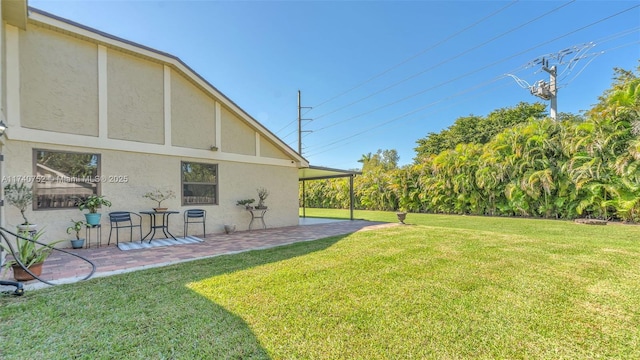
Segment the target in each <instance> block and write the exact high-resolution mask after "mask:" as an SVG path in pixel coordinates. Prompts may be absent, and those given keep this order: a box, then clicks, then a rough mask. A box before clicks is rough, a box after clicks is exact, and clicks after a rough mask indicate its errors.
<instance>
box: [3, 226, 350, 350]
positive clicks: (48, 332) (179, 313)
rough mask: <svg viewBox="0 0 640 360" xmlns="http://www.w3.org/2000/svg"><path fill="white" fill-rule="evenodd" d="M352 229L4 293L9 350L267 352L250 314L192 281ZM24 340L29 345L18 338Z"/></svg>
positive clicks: (286, 255) (279, 257) (320, 243)
mask: <svg viewBox="0 0 640 360" xmlns="http://www.w3.org/2000/svg"><path fill="white" fill-rule="evenodd" d="M347 236H348V235H340V236H334V237H330V238H325V239H320V240H315V241H308V242H300V243H295V244H291V245H285V246H280V247H275V248H270V249H265V250H254V251H248V252H244V253H240V254H235V255H222V256H218V257H214V258H209V259H203V260H197V261H192V262H187V263H182V264H177V265H171V266H167V267H162V268H154V269H149V270H144V271H136V272H132V273H127V274H122V275H117V276H111V277H106V278H97V279H93V280H89V281H87V282H84V283H78V284H72V285H61V286H57V287H53V288H49V289H44V290H41V291H37V292H32V293H29V294H27V295H26V296H24V297H22V298H6V297H3V298H0V304H1V305H2V306H0V328H2V329H3V333H4V334H2V336H1V337H0V342H2V343H3V344H4V345H3V349H2V355H3V356H7V357H8V358H22V357H26V358H29V357H32V356H33V354H36V353H37V354H38V357H41V358H51V359H54V358H59V357H60V354H65V357H67V358H145V359H146V358H216V359H268V358H269V355H268V352H267V351H266V350H265V349H264V348H263V347H262V345H261V344H260V341H259V339H258V338H257V337H256V336H255V334H254V333H253V332H252V329H251V328H250V326H249V324H247V323H246V322H245V320H243V319H242V318H240V317H238V316H237V315H235V314H233V313H231V312H229V311H228V310H226V309H225V308H224V307H222V306H219V305H217V304H216V303H213V302H212V301H210V300H209V299H207V298H205V297H203V296H201V295H200V294H198V293H196V292H194V291H192V290H190V289H188V287H187V286H188V284H191V283H194V282H198V281H201V280H203V279H207V278H211V277H215V276H219V275H223V274H229V273H233V272H237V271H242V270H246V269H250V268H253V267H256V266H261V265H265V264H269V263H275V262H279V261H283V260H287V259H291V258H294V257H298V256H304V255H307V254H310V253H312V252H316V251H322V250H324V249H327V248H328V247H330V246H332V245H334V244H335V243H337V242H338V241H340V240H342V239H344V238H345V237H347ZM237 301H239V302H241V301H245V299H237ZM16 324H20V326H16ZM25 342H26V343H29V344H30V345H29V346H28V347H21V346H19V344H24V343H25Z"/></svg>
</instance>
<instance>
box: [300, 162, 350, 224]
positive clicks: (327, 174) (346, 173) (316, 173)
mask: <svg viewBox="0 0 640 360" xmlns="http://www.w3.org/2000/svg"><path fill="white" fill-rule="evenodd" d="M356 175H362V172H360V171H353V170H340V169H332V168H327V167H321V166H309V167H308V168H303V169H298V181H302V217H306V209H307V207H306V199H305V191H304V190H305V181H310V180H324V179H334V178H341V177H348V178H349V213H350V218H351V220H353V177H354V176H356Z"/></svg>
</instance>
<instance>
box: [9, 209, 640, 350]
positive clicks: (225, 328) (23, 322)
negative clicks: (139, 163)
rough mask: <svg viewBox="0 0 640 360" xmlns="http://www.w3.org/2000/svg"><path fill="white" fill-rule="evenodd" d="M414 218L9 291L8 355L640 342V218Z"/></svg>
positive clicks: (612, 346)
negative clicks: (589, 222) (17, 293)
mask: <svg viewBox="0 0 640 360" xmlns="http://www.w3.org/2000/svg"><path fill="white" fill-rule="evenodd" d="M313 210H314V211H315V209H313ZM307 215H309V209H308V210H307ZM319 216H323V215H319ZM347 216H348V212H347ZM356 217H361V218H368V219H371V220H385V221H394V222H395V221H396V220H395V214H394V213H384V212H356ZM406 222H407V223H409V224H411V225H407V226H397V227H392V228H387V229H383V230H376V231H366V232H360V233H356V234H352V235H349V236H342V237H333V238H328V239H322V240H318V241H313V242H306V243H298V244H293V245H289V246H284V247H279V248H274V249H269V250H262V251H252V252H247V253H243V254H238V255H233V256H222V257H218V258H212V259H206V260H201V261H196V262H191V263H185V264H180V265H176V266H170V267H165V268H159V269H151V270H146V271H140V272H135V273H129V274H124V275H119V276H114V277H109V278H100V279H93V280H90V281H88V282H85V283H79V284H72V285H64V286H58V287H55V288H50V289H45V290H40V291H30V292H27V294H26V295H25V296H24V297H22V298H17V297H9V296H3V297H0V306H1V307H0V344H2V346H1V348H0V358H6V359H14V358H15V359H18V358H49V359H58V358H61V359H62V358H64V359H66V358H80V359H97V358H104V359H111V358H139V359H147V358H154V359H162V358H193V359H201V358H223V359H227V358H228V359H252V358H254V359H267V358H272V359H283V358H286V359H289V358H296V359H381V358H389V359H397V358H438V359H440V358H473V359H477V358H487V359H489V358H491V359H493V358H554V359H562V358H566V359H576V358H640V347H639V346H638V345H640V311H639V310H638V304H639V303H640V286H638V279H640V246H638V240H637V239H639V238H640V237H639V236H640V227H637V226H622V225H608V226H586V225H576V224H573V223H571V222H562V221H546V220H530V219H510V218H483V217H468V216H467V217H463V216H438V215H424V214H409V215H408V217H407V220H406Z"/></svg>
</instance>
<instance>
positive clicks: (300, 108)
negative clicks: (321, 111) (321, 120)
mask: <svg viewBox="0 0 640 360" xmlns="http://www.w3.org/2000/svg"><path fill="white" fill-rule="evenodd" d="M301 104H302V102H301V100H300V90H298V154H299V155H300V156H302V133H303V132H311V130H304V131H303V130H302V121H311V120H312V119H303V118H302V109H311V107H310V106H302V105H301Z"/></svg>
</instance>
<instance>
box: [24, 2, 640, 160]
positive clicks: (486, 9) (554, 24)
mask: <svg viewBox="0 0 640 360" xmlns="http://www.w3.org/2000/svg"><path fill="white" fill-rule="evenodd" d="M29 6H33V7H36V8H38V9H41V10H44V11H47V12H51V13H53V14H55V15H58V16H61V17H63V18H66V19H69V20H72V21H76V22H79V23H81V24H84V25H86V26H89V27H93V28H96V29H98V30H101V31H104V32H107V33H110V34H112V35H115V36H119V37H122V38H125V39H127V40H130V41H133V42H137V43H140V44H143V45H146V46H149V47H152V48H155V49H157V50H160V51H164V52H168V53H171V54H173V55H175V56H177V57H179V58H180V59H182V61H184V62H185V63H186V64H188V65H189V66H190V67H191V68H192V69H194V70H195V71H196V72H198V73H199V74H200V75H201V76H203V77H204V78H205V79H207V80H208V81H209V82H210V83H211V84H213V85H214V86H215V87H216V88H218V90H220V91H221V92H223V93H224V94H225V95H227V96H228V97H229V98H231V99H232V100H233V101H234V102H235V103H236V104H238V105H239V106H240V107H242V108H243V109H244V110H245V111H247V112H248V113H249V114H251V115H252V116H253V117H254V118H256V119H257V120H258V121H259V122H260V123H262V124H263V125H265V126H266V127H267V128H268V129H270V130H271V131H272V132H274V133H275V134H276V135H278V136H279V137H280V138H281V139H283V140H284V141H285V142H286V143H288V144H289V145H290V146H291V147H292V148H293V149H297V148H298V144H297V121H296V118H297V91H298V90H300V91H301V92H302V105H303V106H305V107H312V109H304V110H303V114H304V115H303V117H304V118H308V119H313V120H312V121H305V122H304V130H311V131H312V132H305V133H304V137H303V144H304V147H303V155H304V156H305V157H306V158H307V159H308V160H309V161H310V162H311V164H312V165H317V166H327V167H335V168H344V169H352V168H359V167H360V166H361V164H360V163H358V162H357V160H358V159H360V158H361V156H362V154H366V153H369V152H373V153H375V152H376V151H377V149H396V150H397V151H398V153H399V155H400V164H407V163H411V162H412V160H413V157H414V156H415V152H414V148H415V146H416V140H417V139H419V138H423V137H425V136H426V135H427V134H428V133H430V132H439V131H441V130H442V129H445V128H447V127H448V126H450V125H451V124H452V123H453V122H454V121H455V120H456V119H457V118H458V117H461V116H468V115H471V114H473V115H482V116H484V115H487V114H488V113H489V112H491V111H492V110H495V109H498V108H503V107H511V106H514V105H516V104H517V103H518V102H521V101H525V102H535V101H542V100H540V99H539V98H536V97H534V96H532V95H531V94H530V93H529V91H528V90H527V89H523V88H521V87H519V86H518V84H517V83H516V81H515V80H514V79H513V78H511V77H508V76H505V74H512V75H515V76H517V77H518V78H520V79H522V80H524V81H526V82H527V83H529V84H533V83H534V82H536V81H538V80H547V81H548V79H549V75H548V74H547V73H545V72H544V71H541V70H540V66H539V65H533V66H527V64H530V63H531V62H532V61H533V60H535V59H537V58H540V57H541V56H544V55H548V54H558V52H560V51H561V50H564V49H574V50H575V51H574V53H573V54H569V55H566V56H564V57H563V58H562V63H561V64H559V65H558V68H559V73H560V76H559V79H560V82H559V83H560V89H559V91H558V111H560V112H571V113H579V112H580V111H581V110H586V109H588V108H589V107H590V106H591V105H592V104H594V103H595V102H597V98H598V96H599V95H601V94H602V92H603V91H604V90H605V89H607V88H608V87H609V86H610V84H611V79H612V75H613V68H614V67H621V68H625V69H629V70H632V69H635V68H636V67H637V65H638V60H639V59H640V5H639V4H638V2H637V1H401V2H400V1H87V0H85V1H52V0H47V1H42V0H31V1H29ZM551 65H553V59H552V63H551ZM545 103H546V104H547V106H548V105H549V104H548V102H545Z"/></svg>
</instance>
